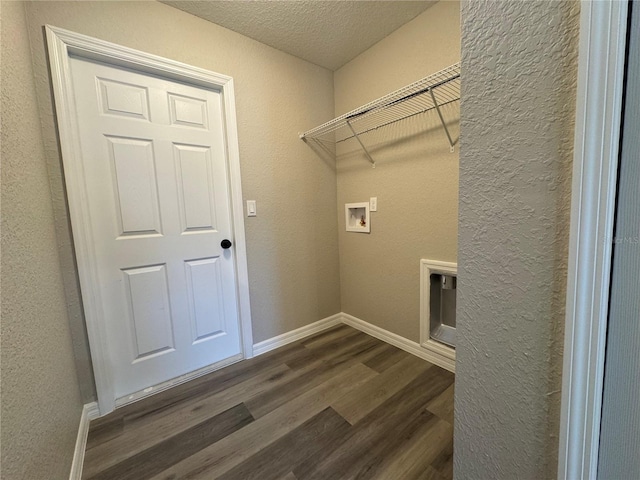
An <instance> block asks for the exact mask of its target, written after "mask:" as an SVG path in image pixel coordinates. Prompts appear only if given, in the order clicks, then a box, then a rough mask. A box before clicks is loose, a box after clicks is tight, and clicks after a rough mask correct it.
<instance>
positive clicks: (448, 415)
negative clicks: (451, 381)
mask: <svg viewBox="0 0 640 480" xmlns="http://www.w3.org/2000/svg"><path fill="white" fill-rule="evenodd" d="M453 394H454V385H451V386H450V387H449V388H447V389H446V390H445V391H444V392H442V393H441V394H440V395H438V396H437V397H436V398H434V399H433V400H432V401H431V402H430V403H429V405H427V410H429V411H430V412H431V413H433V414H435V415H437V416H438V417H440V418H441V419H442V420H445V421H447V422H449V423H450V424H451V425H453Z"/></svg>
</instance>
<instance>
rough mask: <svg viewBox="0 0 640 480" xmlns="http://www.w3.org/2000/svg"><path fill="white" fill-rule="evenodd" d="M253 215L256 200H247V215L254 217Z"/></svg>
mask: <svg viewBox="0 0 640 480" xmlns="http://www.w3.org/2000/svg"><path fill="white" fill-rule="evenodd" d="M255 216H256V201H255V200H247V217H255Z"/></svg>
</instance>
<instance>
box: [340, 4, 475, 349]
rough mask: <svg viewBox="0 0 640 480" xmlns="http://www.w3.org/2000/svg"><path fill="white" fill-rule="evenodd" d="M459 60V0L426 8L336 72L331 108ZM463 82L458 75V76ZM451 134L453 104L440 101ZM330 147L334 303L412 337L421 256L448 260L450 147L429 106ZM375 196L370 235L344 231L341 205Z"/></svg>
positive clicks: (453, 242) (453, 207)
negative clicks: (336, 255)
mask: <svg viewBox="0 0 640 480" xmlns="http://www.w3.org/2000/svg"><path fill="white" fill-rule="evenodd" d="M458 61H460V4H459V3H458V2H449V1H443V2H439V3H437V4H435V5H434V6H432V7H430V8H428V9H427V10H426V11H425V12H424V13H422V14H421V15H419V16H418V17H416V18H415V19H413V20H412V21H410V22H408V23H407V24H405V25H404V26H402V27H401V28H399V29H398V30H396V31H395V32H393V33H392V34H391V35H389V36H388V37H386V38H385V39H383V40H382V41H380V42H378V43H377V44H375V45H374V46H373V47H371V48H370V49H368V50H367V51H365V52H364V53H362V54H361V55H359V56H358V57H356V58H355V59H353V60H352V61H350V62H349V63H347V64H346V65H345V66H343V67H342V68H340V69H338V70H337V71H336V72H335V80H334V85H335V111H336V115H341V114H343V113H346V112H348V111H350V110H353V109H354V108H357V107H359V106H361V105H363V104H365V103H368V102H370V101H372V100H375V99H376V98H379V97H382V96H384V95H386V94H387V93H390V92H392V91H394V90H397V89H399V88H402V87H404V86H406V85H408V84H410V83H413V82H415V81H416V80H420V79H421V78H423V77H426V76H428V75H430V74H432V73H435V72H437V71H438V70H441V69H443V68H445V67H448V66H450V65H452V64H453V63H456V62H458ZM463 81H464V80H463ZM443 114H444V116H445V119H446V121H447V123H448V125H449V127H450V128H451V132H452V134H453V137H454V138H457V137H458V135H459V133H458V132H459V126H458V125H459V102H455V103H453V104H449V105H447V106H445V107H443ZM361 139H362V141H363V143H365V145H366V146H367V148H368V149H369V151H370V153H371V155H372V157H373V158H374V160H375V161H376V168H375V169H373V168H371V165H370V163H369V162H368V161H367V159H366V157H365V155H364V153H363V152H362V149H360V147H359V145H358V144H357V142H356V141H355V140H353V139H352V140H348V141H347V142H344V143H341V144H339V145H338V147H337V153H338V157H337V171H338V175H337V179H338V202H337V215H338V221H339V228H338V230H339V244H340V284H341V292H342V310H343V312H345V313H348V314H350V315H353V316H355V317H357V318H359V319H361V320H364V321H366V322H369V323H372V324H374V325H376V326H378V327H381V328H384V329H385V330H388V331H390V332H392V333H395V334H398V335H401V336H403V337H405V338H407V339H409V340H412V341H415V342H417V341H419V335H420V259H421V258H427V259H431V260H440V261H447V262H455V261H456V251H457V234H458V229H457V224H458V147H457V146H456V149H455V153H450V151H449V143H448V140H447V137H446V135H445V132H444V130H443V128H442V126H441V124H440V121H439V119H438V117H437V114H436V112H435V111H431V112H428V113H426V114H421V115H418V116H417V117H415V118H412V119H409V120H403V121H401V122H398V123H396V124H394V125H391V126H389V127H385V128H382V129H380V130H379V131H376V132H373V133H371V134H365V135H362V137H361ZM370 197H377V198H378V211H377V212H372V213H371V233H370V234H363V233H352V232H346V231H345V214H344V208H345V207H344V204H345V203H352V202H366V201H369V198H370Z"/></svg>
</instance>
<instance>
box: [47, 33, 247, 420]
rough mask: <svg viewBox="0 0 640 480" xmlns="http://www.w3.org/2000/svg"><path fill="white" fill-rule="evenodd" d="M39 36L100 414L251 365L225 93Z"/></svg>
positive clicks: (223, 80) (191, 75) (167, 65)
mask: <svg viewBox="0 0 640 480" xmlns="http://www.w3.org/2000/svg"><path fill="white" fill-rule="evenodd" d="M47 39H48V43H49V50H50V62H51V69H52V77H53V83H54V95H55V100H56V107H57V114H58V123H59V129H60V137H61V147H62V153H63V161H64V167H65V178H66V183H67V191H68V197H69V209H70V214H71V220H72V225H73V231H74V242H75V245H76V256H77V259H78V270H79V275H80V281H81V288H82V291H83V303H84V306H85V316H86V320H87V329H88V333H89V338H90V344H91V351H92V359H93V363H94V371H95V376H96V387H97V390H98V401H99V405H100V411H101V414H104V413H107V412H108V411H111V410H112V409H113V408H114V406H115V400H116V399H119V398H122V397H124V396H126V395H128V394H131V393H133V392H136V391H138V390H142V389H145V388H147V387H151V386H154V385H158V384H162V383H164V382H167V381H170V380H171V379H174V378H178V377H184V375H185V374H188V373H189V372H193V371H196V370H200V369H202V368H203V367H207V366H208V365H211V364H214V363H216V362H220V361H224V360H225V359H233V358H238V357H239V356H240V355H239V354H241V353H242V351H243V350H244V356H245V357H250V356H251V355H252V351H251V345H252V339H251V330H250V309H249V298H248V285H247V284H248V281H247V280H248V279H247V269H246V254H245V245H244V229H243V221H242V195H241V191H240V177H239V162H238V152H237V135H236V132H235V115H234V111H233V97H232V95H233V84H232V80H231V79H230V78H229V77H224V76H221V75H218V74H213V73H211V72H207V71H204V70H201V69H197V68H194V67H189V66H186V65H182V64H179V63H177V62H173V61H171V60H166V59H161V58H159V57H154V56H151V55H148V54H144V53H141V52H137V51H134V50H130V49H127V48H124V47H120V46H117V45H113V44H108V43H106V42H101V41H98V40H95V39H91V38H89V37H85V36H81V35H77V34H74V33H71V32H66V31H64V30H60V29H56V28H53V27H47ZM98 62H101V63H98ZM225 238H228V239H231V240H232V241H233V243H234V245H233V247H232V248H231V249H228V250H223V249H222V248H221V247H220V242H221V240H222V239H225ZM238 317H239V318H240V319H241V327H242V328H240V324H239V322H238ZM240 337H242V345H241V343H240ZM243 347H244V348H243Z"/></svg>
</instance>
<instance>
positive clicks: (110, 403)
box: [45, 25, 253, 415]
mask: <svg viewBox="0 0 640 480" xmlns="http://www.w3.org/2000/svg"><path fill="white" fill-rule="evenodd" d="M45 32H46V37H47V46H48V53H49V67H50V69H51V81H52V84H53V95H54V102H55V108H56V117H57V121H58V135H59V139H60V149H61V153H62V161H63V164H64V176H65V183H66V185H67V198H68V205H69V215H70V217H71V220H72V224H73V240H74V246H75V253H76V259H77V263H78V276H79V278H80V287H81V289H82V302H83V306H84V314H85V320H86V324H87V334H88V337H89V346H90V349H91V359H92V362H93V371H94V376H95V382H96V392H97V395H98V406H99V409H100V414H101V415H104V414H106V413H108V412H110V411H112V410H113V409H114V408H115V401H116V399H115V389H114V384H113V372H112V369H111V367H110V364H109V361H108V358H109V357H108V348H107V342H106V338H107V337H106V331H105V328H104V324H103V322H102V321H101V320H102V318H103V317H104V312H103V311H102V303H101V298H100V291H99V288H98V284H99V283H98V269H97V262H96V252H95V250H94V242H93V241H92V232H91V227H90V224H89V222H88V219H89V210H88V207H87V199H88V192H87V189H86V185H85V182H84V173H83V168H82V162H81V161H80V158H81V149H80V135H79V129H78V122H77V117H76V114H75V112H76V108H75V102H74V95H73V86H72V83H73V82H72V81H71V68H70V62H69V57H70V56H71V55H73V56H75V57H80V58H86V59H90V60H98V61H101V62H104V63H107V64H110V65H115V66H120V67H126V68H129V69H132V70H135V71H137V72H143V73H151V74H155V75H158V76H161V77H163V78H168V79H171V80H178V81H181V82H185V83H188V84H190V85H195V86H199V87H204V88H208V89H214V90H217V91H220V92H221V94H222V100H223V108H224V128H225V139H226V148H225V150H226V154H227V160H228V175H229V187H230V206H231V220H232V229H233V236H234V238H233V240H234V250H235V254H236V255H235V256H236V262H235V263H236V264H235V273H236V281H237V298H238V315H239V324H240V325H239V326H240V336H241V340H242V351H243V355H244V358H250V357H252V356H253V335H252V326H251V304H250V297H249V274H248V267H247V253H246V237H245V231H244V209H243V202H242V184H241V176H240V153H239V149H238V131H237V121H236V110H235V94H234V87H233V78H232V77H229V76H227V75H222V74H219V73H214V72H211V71H208V70H204V69H202V68H198V67H194V66H191V65H187V64H184V63H180V62H176V61H174V60H170V59H167V58H162V57H159V56H156V55H152V54H149V53H145V52H141V51H138V50H134V49H131V48H128V47H123V46H121V45H116V44H114V43H111V42H107V41H104V40H99V39H96V38H92V37H89V36H86V35H81V34H78V33H74V32H71V31H68V30H64V29H61V28H58V27H54V26H51V25H45Z"/></svg>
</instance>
